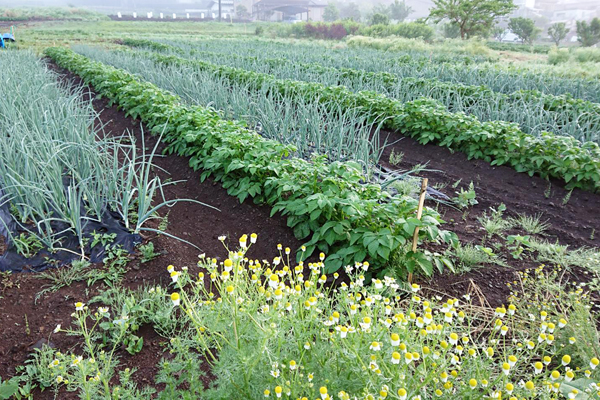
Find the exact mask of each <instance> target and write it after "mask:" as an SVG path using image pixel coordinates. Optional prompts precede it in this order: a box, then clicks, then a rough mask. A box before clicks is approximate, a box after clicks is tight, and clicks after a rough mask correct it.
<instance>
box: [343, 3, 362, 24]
mask: <svg viewBox="0 0 600 400" xmlns="http://www.w3.org/2000/svg"><path fill="white" fill-rule="evenodd" d="M360 18H361V14H360V10H359V8H358V5H357V4H356V3H354V2H352V1H351V2H350V3H348V4H344V5H343V6H340V19H351V20H353V21H360Z"/></svg>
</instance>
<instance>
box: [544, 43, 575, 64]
mask: <svg viewBox="0 0 600 400" xmlns="http://www.w3.org/2000/svg"><path fill="white" fill-rule="evenodd" d="M570 57H571V56H570V55H569V50H567V49H559V48H557V47H555V48H553V49H552V50H550V51H549V52H548V63H549V64H552V65H557V64H562V63H565V62H567V61H569V58H570Z"/></svg>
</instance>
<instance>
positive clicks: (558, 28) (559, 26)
mask: <svg viewBox="0 0 600 400" xmlns="http://www.w3.org/2000/svg"><path fill="white" fill-rule="evenodd" d="M567 33H569V29H567V26H566V24H565V23H564V22H557V23H555V24H552V25H550V27H549V28H548V35H550V38H552V40H553V41H554V43H555V44H556V47H558V45H559V44H560V41H561V40H563V39H564V38H566V37H567Z"/></svg>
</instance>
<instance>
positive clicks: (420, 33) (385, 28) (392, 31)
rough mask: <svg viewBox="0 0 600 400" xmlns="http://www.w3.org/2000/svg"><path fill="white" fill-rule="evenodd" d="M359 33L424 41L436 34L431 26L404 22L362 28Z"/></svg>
mask: <svg viewBox="0 0 600 400" xmlns="http://www.w3.org/2000/svg"><path fill="white" fill-rule="evenodd" d="M375 15H378V14H375ZM359 33H360V34H361V35H365V36H372V37H386V36H400V37H404V38H409V39H413V38H421V39H423V40H431V39H433V36H434V33H435V32H434V30H433V28H432V27H431V26H429V25H425V24H422V23H418V22H403V23H399V24H381V23H377V24H372V25H371V26H368V27H364V28H361V29H360V31H359Z"/></svg>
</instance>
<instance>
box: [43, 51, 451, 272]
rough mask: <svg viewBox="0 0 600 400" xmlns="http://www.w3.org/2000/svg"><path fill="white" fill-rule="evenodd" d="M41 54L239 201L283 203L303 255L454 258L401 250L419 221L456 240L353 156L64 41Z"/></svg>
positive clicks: (414, 261)
mask: <svg viewBox="0 0 600 400" xmlns="http://www.w3.org/2000/svg"><path fill="white" fill-rule="evenodd" d="M46 54H47V55H48V56H49V57H51V58H52V59H53V60H54V61H55V62H56V63H57V64H58V65H59V66H61V67H63V68H67V69H69V70H71V71H73V72H75V73H76V74H78V75H80V76H81V77H82V78H83V79H84V81H86V82H87V83H89V84H91V85H92V86H93V87H94V88H95V89H96V90H97V91H98V92H99V93H100V94H101V95H104V96H106V97H107V98H109V99H110V101H111V103H116V104H118V105H119V106H120V107H121V108H123V109H125V110H126V111H127V113H128V114H129V115H131V116H133V117H135V118H140V119H141V120H142V121H143V122H144V123H145V124H146V125H147V126H149V127H150V128H151V129H152V131H153V132H154V133H161V134H162V138H163V140H165V141H166V142H168V143H169V145H168V147H167V152H169V153H177V154H179V155H183V156H187V157H189V158H190V166H191V167H192V168H194V169H195V170H203V172H202V174H201V178H202V179H203V180H204V179H206V178H207V177H208V176H209V175H212V176H213V177H214V178H215V179H216V180H217V181H220V182H222V184H223V187H224V188H225V189H227V191H228V193H229V194H230V195H233V196H236V197H238V198H239V199H240V201H243V200H244V199H246V198H248V197H250V198H253V199H254V201H255V202H257V203H266V204H269V205H271V206H272V212H273V214H274V213H276V212H278V211H281V212H282V213H283V214H284V215H286V216H287V219H288V226H290V227H291V228H293V229H294V233H295V235H296V237H298V238H299V239H306V238H308V237H309V236H311V233H312V236H311V237H310V240H309V241H308V242H307V243H306V247H307V249H306V253H305V255H306V256H309V255H310V254H312V253H313V252H314V251H315V249H319V250H321V251H324V252H327V253H328V255H329V256H328V259H327V264H326V265H327V270H329V271H333V270H336V269H338V268H339V267H340V266H342V265H347V264H352V263H354V262H356V261H363V260H365V259H369V260H370V261H371V262H372V263H373V264H374V265H376V266H377V267H379V268H382V267H383V266H384V265H385V264H387V263H388V260H389V259H390V258H392V257H393V258H396V257H400V258H401V259H402V260H403V261H404V262H403V263H402V266H403V267H405V268H406V270H404V271H403V272H406V271H408V272H412V271H415V270H422V271H423V272H426V273H428V274H430V273H432V272H433V268H434V265H435V266H437V267H438V268H439V269H441V268H443V265H444V264H445V265H450V263H449V261H448V260H446V259H444V258H440V257H436V258H434V257H432V256H429V255H427V254H424V253H412V252H409V251H407V250H408V249H409V247H410V246H409V245H408V240H409V239H410V238H411V237H412V235H413V233H414V231H415V228H416V227H417V226H419V227H420V231H419V232H421V238H422V239H429V240H443V241H454V239H455V235H453V234H452V233H450V232H447V231H443V230H440V229H438V225H439V223H440V222H441V220H440V218H439V215H438V214H437V213H436V212H435V211H433V210H430V209H426V211H425V213H424V216H423V218H422V219H421V220H420V221H419V220H418V219H417V218H416V216H415V210H416V208H417V201H416V200H415V199H412V198H409V197H399V196H391V195H390V194H389V193H387V192H385V191H382V190H381V187H380V186H379V185H376V184H364V183H363V181H364V175H363V173H362V170H361V167H360V166H359V165H358V164H356V163H352V162H345V163H343V162H332V163H326V162H324V160H323V159H321V158H317V159H315V160H313V161H312V162H309V161H306V160H303V159H298V158H290V157H289V154H290V153H292V152H294V151H295V149H294V148H293V147H292V146H286V145H283V144H280V143H278V142H275V141H272V140H265V139H263V138H262V137H261V136H260V135H258V134H257V133H256V132H254V131H251V130H249V129H247V128H246V127H245V126H244V125H243V124H242V123H240V122H237V121H226V120H223V119H222V118H220V116H219V114H218V112H216V111H215V110H213V109H210V108H204V107H198V106H195V107H192V106H186V105H183V104H182V102H181V99H180V98H179V97H178V96H175V95H173V94H171V93H169V92H166V91H163V90H161V89H159V88H158V87H156V86H155V85H153V84H151V83H148V82H143V81H140V80H139V79H138V78H136V77H135V76H134V75H132V74H129V73H127V72H125V71H123V70H119V69H116V68H113V67H110V66H107V65H105V64H102V63H98V62H93V61H91V60H90V59H88V58H86V57H84V56H81V55H78V54H76V53H74V52H73V51H71V50H69V49H64V48H50V49H47V50H46Z"/></svg>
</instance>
